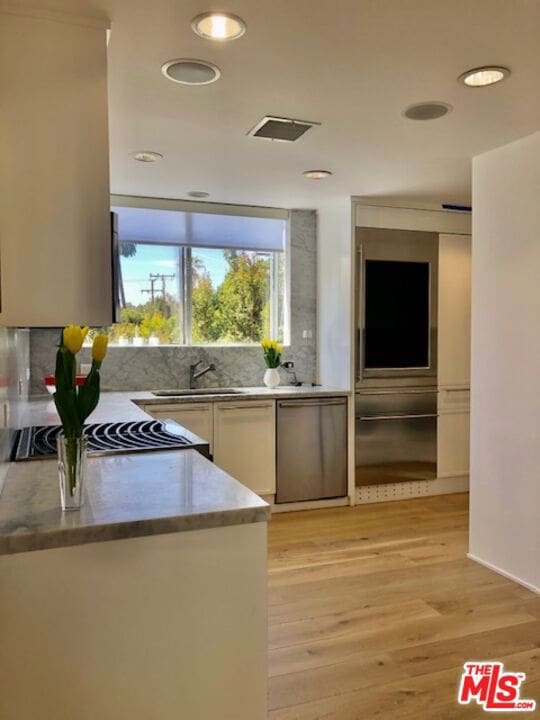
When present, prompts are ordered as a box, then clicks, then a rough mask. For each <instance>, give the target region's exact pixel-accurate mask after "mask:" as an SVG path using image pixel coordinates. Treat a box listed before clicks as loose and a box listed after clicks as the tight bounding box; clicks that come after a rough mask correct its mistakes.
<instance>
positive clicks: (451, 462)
mask: <svg viewBox="0 0 540 720" xmlns="http://www.w3.org/2000/svg"><path fill="white" fill-rule="evenodd" d="M470 352H471V237H470V235H450V234H444V235H440V236H439V317H438V383H439V393H438V413H439V418H438V429H437V475H438V477H439V478H452V477H460V476H464V475H467V474H468V472H469V425H470V410H469V408H470V404H469V395H470Z"/></svg>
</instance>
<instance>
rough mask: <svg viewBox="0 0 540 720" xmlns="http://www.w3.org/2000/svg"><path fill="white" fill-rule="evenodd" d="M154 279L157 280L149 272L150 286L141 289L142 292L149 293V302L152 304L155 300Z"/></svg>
mask: <svg viewBox="0 0 540 720" xmlns="http://www.w3.org/2000/svg"><path fill="white" fill-rule="evenodd" d="M156 280H157V278H156V277H155V276H154V275H152V274H150V277H149V282H150V287H149V288H145V289H144V290H141V292H142V293H147V294H148V295H150V302H151V303H152V305H154V303H155V300H156V290H155V285H156Z"/></svg>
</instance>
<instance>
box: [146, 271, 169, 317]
mask: <svg viewBox="0 0 540 720" xmlns="http://www.w3.org/2000/svg"><path fill="white" fill-rule="evenodd" d="M175 277H176V275H165V274H164V273H150V274H149V275H148V282H149V283H150V287H149V288H145V289H144V290H141V292H142V293H147V294H148V295H150V302H151V303H152V305H155V304H156V283H158V282H161V299H162V301H163V315H164V316H165V317H167V316H168V311H167V303H166V302H165V299H166V297H167V280H174V278H175Z"/></svg>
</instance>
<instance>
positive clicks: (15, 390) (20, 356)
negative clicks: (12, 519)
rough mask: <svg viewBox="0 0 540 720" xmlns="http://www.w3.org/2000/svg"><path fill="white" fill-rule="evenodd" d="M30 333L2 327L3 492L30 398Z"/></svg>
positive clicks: (0, 479) (0, 458)
mask: <svg viewBox="0 0 540 720" xmlns="http://www.w3.org/2000/svg"><path fill="white" fill-rule="evenodd" d="M28 367H29V332H28V330H13V329H8V328H5V327H0V492H1V491H2V486H3V484H4V477H5V473H6V470H7V461H8V458H9V455H10V451H11V442H12V434H13V432H12V431H13V429H15V428H17V427H19V416H20V410H21V408H22V406H23V403H24V402H25V401H26V400H27V398H28Z"/></svg>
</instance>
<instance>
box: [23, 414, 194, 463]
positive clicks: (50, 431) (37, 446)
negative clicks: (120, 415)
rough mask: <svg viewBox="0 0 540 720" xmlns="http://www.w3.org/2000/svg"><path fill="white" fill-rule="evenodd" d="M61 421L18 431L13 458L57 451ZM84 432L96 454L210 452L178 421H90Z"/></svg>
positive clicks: (44, 455)
mask: <svg viewBox="0 0 540 720" xmlns="http://www.w3.org/2000/svg"><path fill="white" fill-rule="evenodd" d="M61 430H62V428H61V426H60V425H52V426H39V425H38V426H33V427H26V428H22V430H18V431H17V435H16V439H15V443H14V446H13V453H12V460H32V459H38V458H43V457H46V456H48V455H56V438H57V436H58V434H59V433H60V432H61ZM84 434H85V436H86V437H87V439H88V450H89V452H91V453H93V454H98V453H99V454H101V453H122V452H138V451H139V452H145V451H148V450H167V449H175V448H194V449H196V450H199V451H200V452H202V453H203V454H204V455H208V443H205V442H204V441H203V440H201V439H200V438H197V437H196V436H194V435H191V434H190V435H189V436H186V435H185V430H184V428H182V427H181V426H180V425H177V424H176V423H175V422H167V421H161V420H143V421H139V422H119V423H94V424H91V425H86V426H85V428H84Z"/></svg>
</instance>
